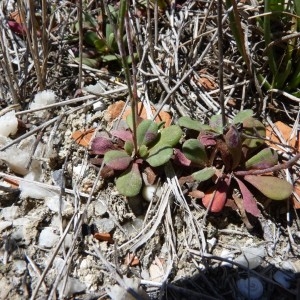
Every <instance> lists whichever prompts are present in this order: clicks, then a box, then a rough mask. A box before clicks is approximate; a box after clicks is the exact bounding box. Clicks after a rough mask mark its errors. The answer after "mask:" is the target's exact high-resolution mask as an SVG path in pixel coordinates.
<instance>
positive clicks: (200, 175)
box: [192, 168, 216, 182]
mask: <svg viewBox="0 0 300 300" xmlns="http://www.w3.org/2000/svg"><path fill="white" fill-rule="evenodd" d="M215 172H216V169H215V168H205V169H203V170H200V171H198V172H195V173H193V174H192V177H193V179H194V180H196V181H198V182H202V181H205V180H208V179H209V178H211V177H212V176H213V175H214V174H215Z"/></svg>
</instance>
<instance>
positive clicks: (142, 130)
mask: <svg viewBox="0 0 300 300" xmlns="http://www.w3.org/2000/svg"><path fill="white" fill-rule="evenodd" d="M136 134H137V144H138V146H141V145H146V146H148V145H149V144H151V143H153V142H154V141H155V140H156V139H157V136H158V125H157V123H155V122H154V121H151V120H143V121H142V122H141V123H140V124H139V126H138V127H137V132H136Z"/></svg>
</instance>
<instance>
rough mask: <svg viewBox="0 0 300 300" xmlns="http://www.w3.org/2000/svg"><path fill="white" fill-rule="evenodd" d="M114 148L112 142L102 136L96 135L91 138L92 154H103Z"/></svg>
mask: <svg viewBox="0 0 300 300" xmlns="http://www.w3.org/2000/svg"><path fill="white" fill-rule="evenodd" d="M114 148H115V146H114V144H113V142H112V141H111V140H109V139H108V138H105V137H103V136H97V137H95V138H94V139H93V141H92V144H91V151H92V153H93V154H102V155H103V154H105V153H106V152H107V151H109V150H113V149H114Z"/></svg>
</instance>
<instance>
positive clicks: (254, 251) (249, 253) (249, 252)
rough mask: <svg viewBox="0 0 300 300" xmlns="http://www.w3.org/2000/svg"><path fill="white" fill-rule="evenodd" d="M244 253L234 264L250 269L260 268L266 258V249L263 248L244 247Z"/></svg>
mask: <svg viewBox="0 0 300 300" xmlns="http://www.w3.org/2000/svg"><path fill="white" fill-rule="evenodd" d="M242 251H243V253H242V254H241V255H239V256H238V257H237V258H236V259H235V260H234V262H236V263H238V264H240V265H242V266H244V267H247V268H249V269H255V268H256V267H258V266H259V265H260V264H261V263H262V261H263V259H264V257H265V248H264V247H263V246H260V247H257V248H254V247H251V248H250V247H244V248H242Z"/></svg>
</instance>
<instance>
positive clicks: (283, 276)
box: [273, 270, 295, 289]
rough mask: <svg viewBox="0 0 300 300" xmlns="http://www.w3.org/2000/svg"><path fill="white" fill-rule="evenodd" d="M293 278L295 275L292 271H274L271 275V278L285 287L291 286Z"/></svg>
mask: <svg viewBox="0 0 300 300" xmlns="http://www.w3.org/2000/svg"><path fill="white" fill-rule="evenodd" d="M294 278H295V276H294V274H293V273H292V272H283V271H281V270H278V271H276V272H275V274H274V275H273V279H274V280H275V281H276V282H278V283H279V284H280V285H282V286H283V287H285V288H287V289H289V288H290V287H291V284H292V281H293V280H294Z"/></svg>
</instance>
